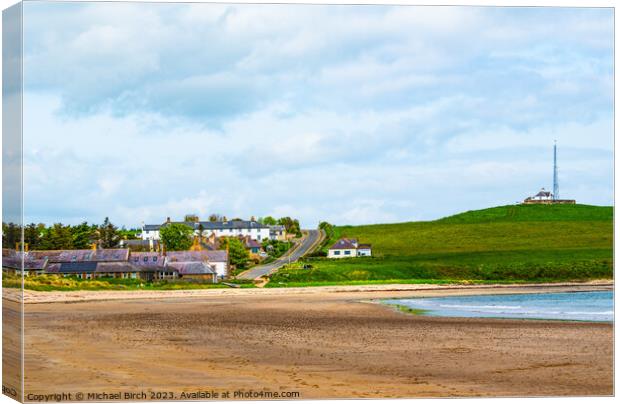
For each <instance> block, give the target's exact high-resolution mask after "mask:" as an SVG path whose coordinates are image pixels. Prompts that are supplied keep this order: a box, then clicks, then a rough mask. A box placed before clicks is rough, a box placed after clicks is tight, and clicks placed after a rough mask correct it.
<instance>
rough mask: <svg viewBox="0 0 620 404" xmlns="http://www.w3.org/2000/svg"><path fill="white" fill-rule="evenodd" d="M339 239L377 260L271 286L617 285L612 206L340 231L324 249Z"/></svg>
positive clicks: (329, 265) (501, 212)
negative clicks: (367, 249)
mask: <svg viewBox="0 0 620 404" xmlns="http://www.w3.org/2000/svg"><path fill="white" fill-rule="evenodd" d="M340 237H351V238H357V239H359V242H361V243H372V246H373V255H374V256H373V257H369V258H346V259H327V258H312V259H307V260H305V261H303V262H298V263H294V264H291V265H288V266H286V267H285V268H283V269H281V270H280V271H279V272H278V273H276V274H274V275H272V278H271V282H270V283H269V284H268V286H269V287H283V286H292V285H295V286H302V285H308V286H310V285H312V286H314V285H317V284H324V285H327V284H357V283H360V284H361V283H366V284H368V283H373V282H391V283H399V282H400V283H416V282H419V281H422V280H424V282H425V283H429V280H430V281H432V282H431V283H434V282H439V281H446V282H463V281H468V282H473V283H484V282H490V283H500V282H501V283H504V282H557V281H571V280H580V281H585V280H592V279H612V278H613V209H612V208H611V207H599V206H587V205H514V206H500V207H497V208H491V209H484V210H480V211H472V212H465V213H462V214H459V215H455V216H451V217H447V218H444V219H440V220H437V221H432V222H409V223H396V224H379V225H367V226H336V227H335V228H334V232H333V235H332V236H331V238H330V240H329V241H328V243H326V245H327V246H329V245H331V244H332V243H333V242H335V241H336V240H337V239H339V238H340Z"/></svg>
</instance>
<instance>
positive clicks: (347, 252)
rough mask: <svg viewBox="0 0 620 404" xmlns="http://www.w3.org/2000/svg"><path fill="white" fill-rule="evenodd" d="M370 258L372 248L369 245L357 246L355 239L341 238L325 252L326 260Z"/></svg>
mask: <svg viewBox="0 0 620 404" xmlns="http://www.w3.org/2000/svg"><path fill="white" fill-rule="evenodd" d="M370 256H372V246H371V245H370V244H359V243H358V242H357V239H355V238H341V239H340V240H338V241H336V243H335V244H334V245H333V246H331V247H330V248H329V250H328V251H327V258H350V257H370Z"/></svg>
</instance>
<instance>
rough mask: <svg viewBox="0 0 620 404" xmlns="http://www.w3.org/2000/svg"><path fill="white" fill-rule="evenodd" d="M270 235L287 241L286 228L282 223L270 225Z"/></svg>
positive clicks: (272, 237) (273, 238)
mask: <svg viewBox="0 0 620 404" xmlns="http://www.w3.org/2000/svg"><path fill="white" fill-rule="evenodd" d="M269 237H270V238H271V239H272V240H279V241H286V228H285V227H284V226H283V225H280V224H277V225H273V226H269Z"/></svg>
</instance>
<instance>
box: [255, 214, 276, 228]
mask: <svg viewBox="0 0 620 404" xmlns="http://www.w3.org/2000/svg"><path fill="white" fill-rule="evenodd" d="M258 221H259V222H261V223H262V224H264V225H266V226H275V225H276V224H278V221H277V220H276V218H275V217H273V216H265V217H263V218H261V219H259V220H258Z"/></svg>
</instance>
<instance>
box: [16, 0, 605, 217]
mask: <svg viewBox="0 0 620 404" xmlns="http://www.w3.org/2000/svg"><path fill="white" fill-rule="evenodd" d="M554 140H557V144H558V159H559V164H558V165H559V170H560V171H559V173H560V174H559V183H560V197H562V198H571V199H576V200H577V201H578V202H579V203H586V204H596V205H611V204H613V11H612V9H586V8H580V9H569V8H495V7H421V6H393V7H391V6H303V5H231V4H144V3H143V4H138V3H87V4H78V3H54V2H50V3H38V2H26V3H25V4H24V199H25V200H24V208H25V221H26V222H44V223H48V224H49V223H55V222H63V223H72V224H73V223H79V222H81V221H84V220H86V221H89V222H95V223H101V222H102V221H103V218H104V217H106V216H108V217H110V219H111V220H112V222H113V223H115V224H117V225H119V226H120V225H125V226H127V227H138V226H140V225H141V223H142V222H146V223H161V222H163V221H164V220H165V219H166V217H171V218H172V219H173V220H175V219H176V220H180V219H182V217H183V215H184V214H186V213H196V214H198V215H199V216H200V217H201V218H206V216H207V215H208V214H210V213H214V212H217V213H220V214H223V215H226V216H227V217H228V218H233V217H242V218H249V217H250V216H256V217H261V216H266V215H272V216H275V217H282V216H291V217H295V218H299V219H300V221H301V223H302V226H304V227H308V228H310V227H315V226H316V225H317V224H318V223H319V221H322V220H327V221H329V222H331V223H335V224H340V225H344V224H370V223H389V222H403V221H412V220H433V219H437V218H440V217H444V216H447V215H451V214H454V213H458V212H461V211H465V210H471V209H481V208H486V207H491V206H497V205H505V204H513V203H516V202H518V201H521V200H523V199H524V198H525V197H527V196H530V195H533V194H535V193H537V192H538V191H539V190H540V188H541V187H545V188H546V189H551V188H552V175H553V160H552V156H553V143H554Z"/></svg>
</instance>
